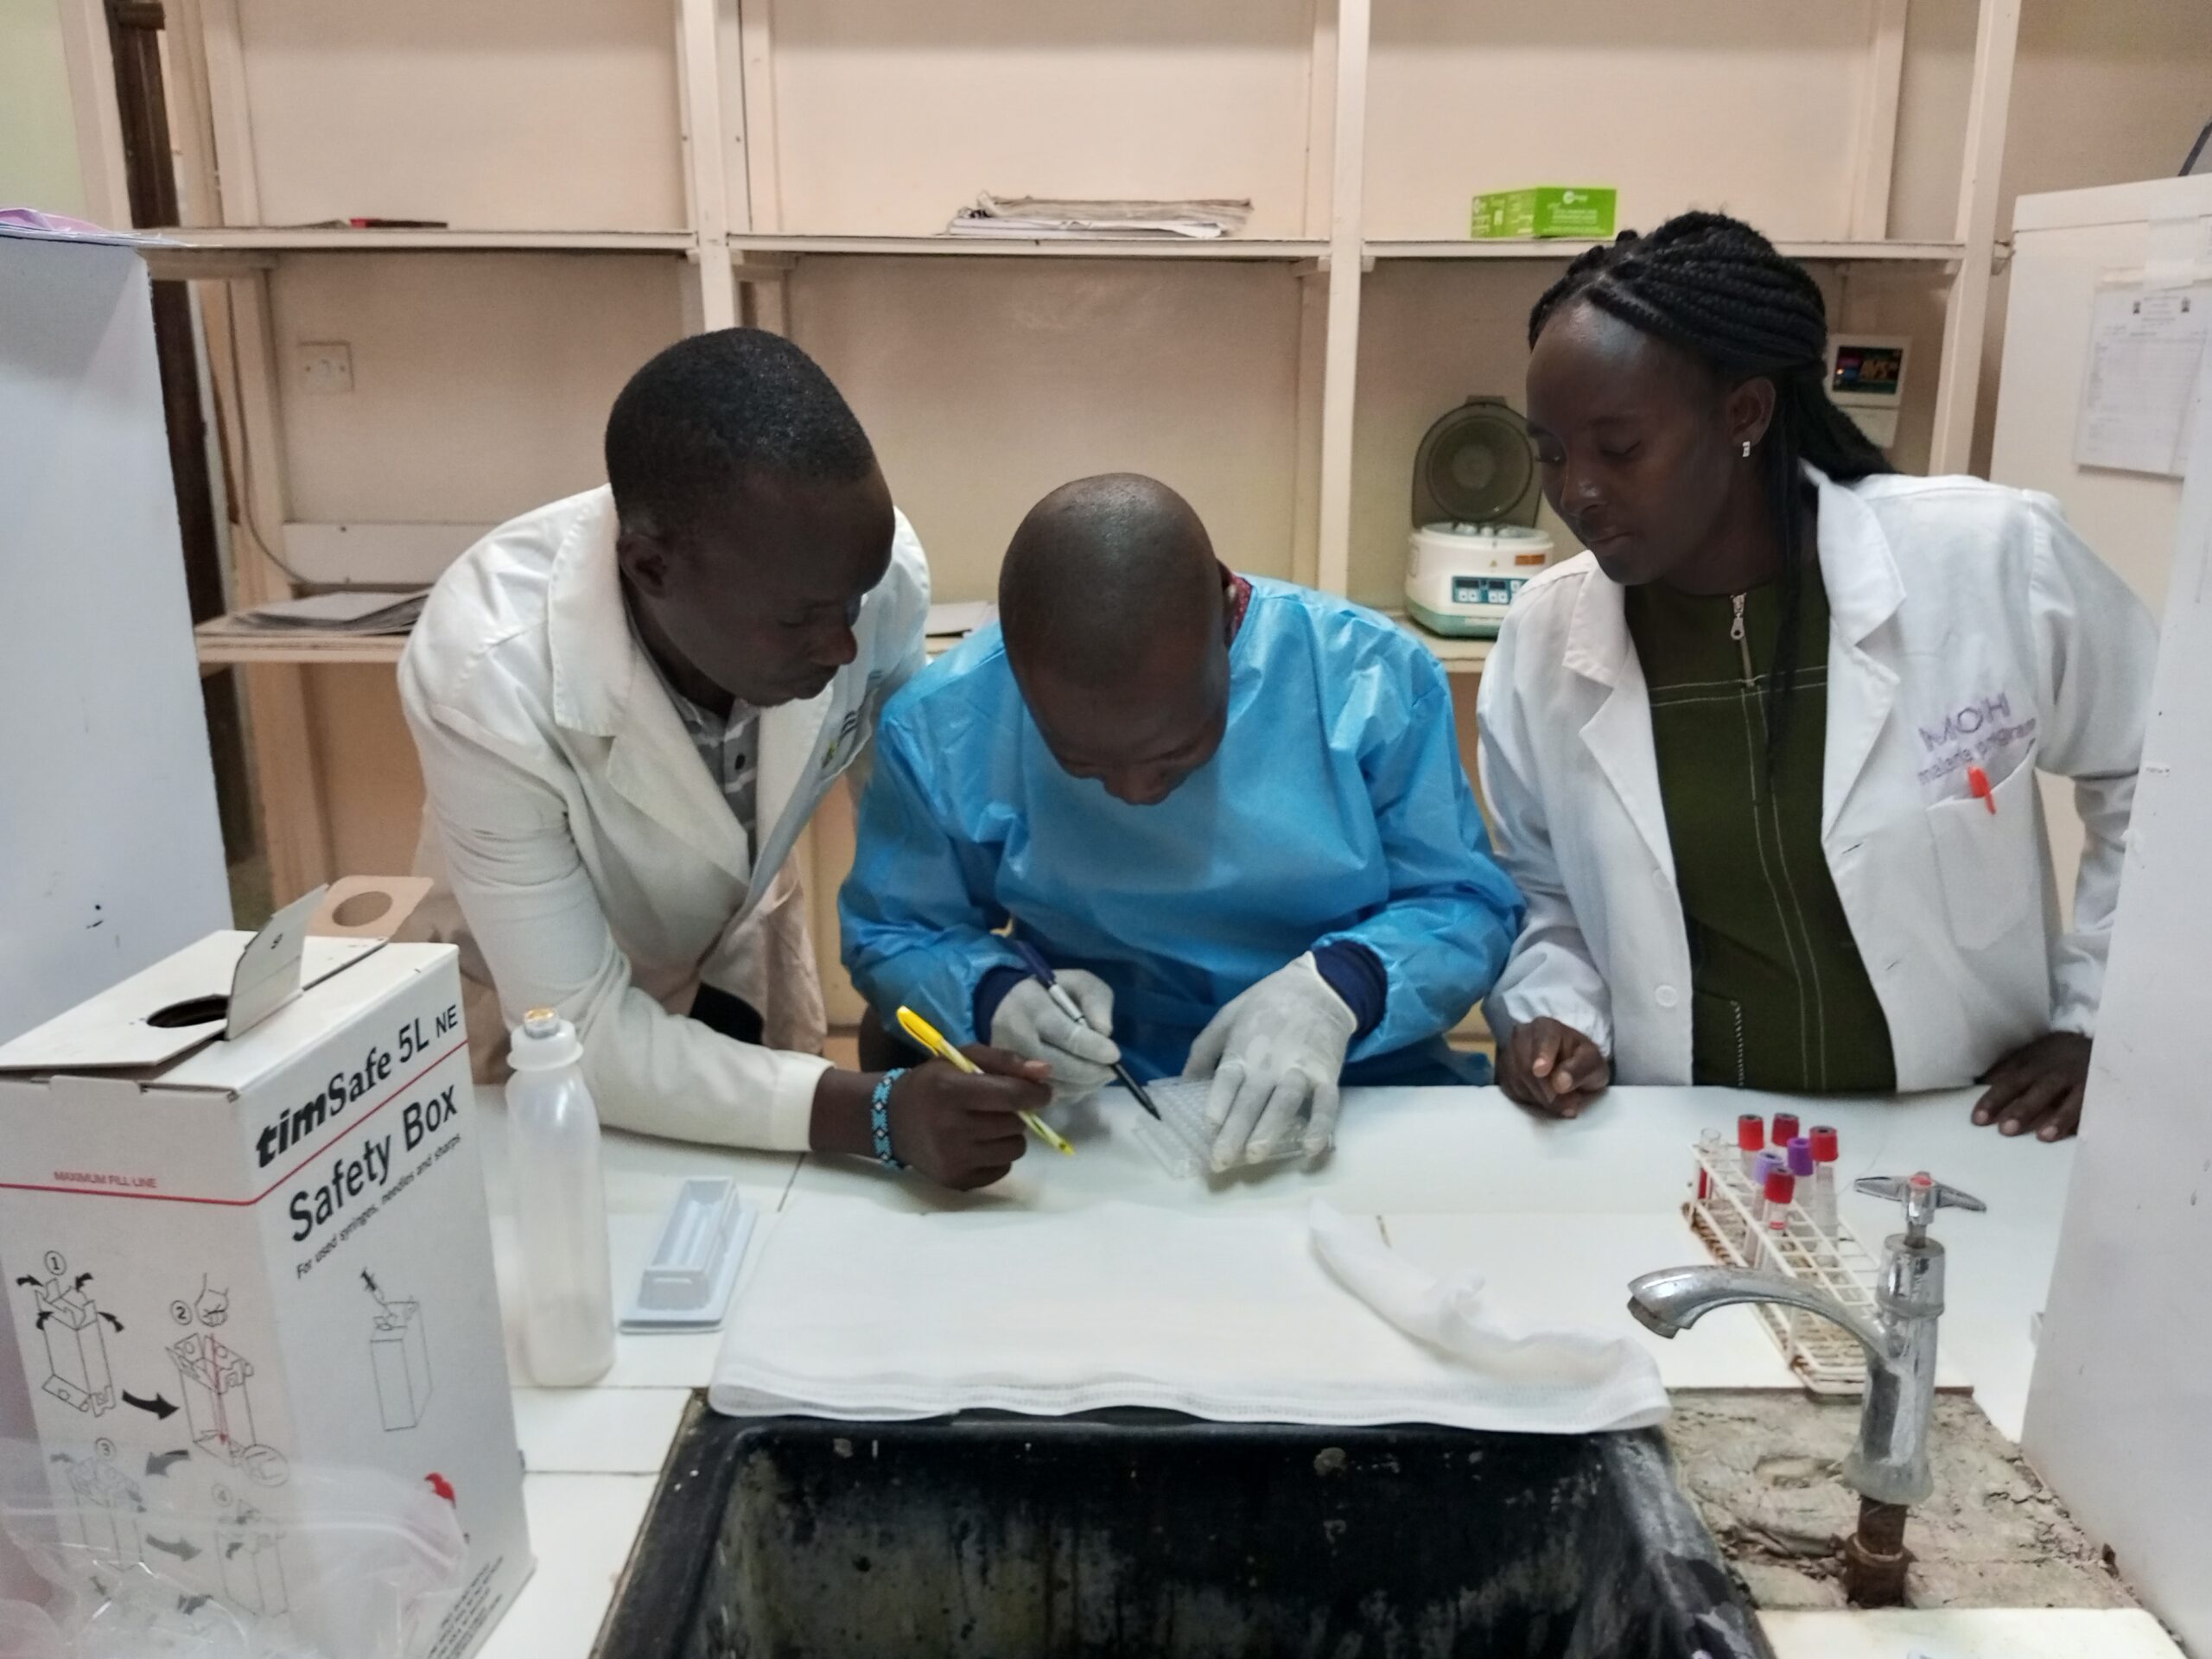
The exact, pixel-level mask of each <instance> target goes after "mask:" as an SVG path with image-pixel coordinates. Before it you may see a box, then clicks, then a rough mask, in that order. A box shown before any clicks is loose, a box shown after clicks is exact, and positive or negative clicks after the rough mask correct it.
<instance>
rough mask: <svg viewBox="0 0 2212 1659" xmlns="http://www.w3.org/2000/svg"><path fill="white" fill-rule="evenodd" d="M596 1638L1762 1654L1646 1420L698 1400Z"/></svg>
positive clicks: (622, 1657) (987, 1654) (828, 1645)
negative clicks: (923, 1418) (779, 1408)
mask: <svg viewBox="0 0 2212 1659" xmlns="http://www.w3.org/2000/svg"><path fill="white" fill-rule="evenodd" d="M599 1651H600V1653H601V1655H602V1656H604V1659H800V1656H804V1659H877V1656H897V1659H939V1656H944V1659H955V1656H957V1659H970V1656H973V1659H1047V1656H1050V1659H1059V1656H1077V1655H1084V1656H1088V1655H1099V1656H1104V1655H1147V1656H1150V1655H1158V1656H1183V1655H1191V1656H1200V1655H1203V1656H1208V1659H1215V1656H1244V1655H1249V1656H1253V1659H1259V1656H1268V1659H1287V1656H1298V1655H1313V1656H1317V1659H1320V1656H1325V1659H1399V1656H1404V1659H1446V1656H1457V1655H1482V1656H1484V1659H1509V1656H1510V1659H1696V1656H1698V1655H1700V1654H1703V1655H1706V1656H1708V1659H1772V1656H1771V1654H1770V1650H1769V1649H1768V1648H1767V1646H1766V1644H1765V1643H1764V1640H1763V1639H1762V1638H1761V1637H1759V1636H1758V1627H1757V1625H1756V1624H1755V1622H1754V1620H1753V1618H1752V1616H1751V1610H1750V1608H1749V1606H1748V1605H1746V1604H1745V1602H1744V1601H1743V1600H1742V1599H1740V1597H1739V1596H1738V1592H1736V1590H1735V1589H1734V1587H1733V1586H1732V1584H1731V1583H1730V1581H1729V1579H1728V1577H1727V1575H1726V1573H1725V1572H1724V1571H1723V1569H1722V1567H1721V1564H1720V1560H1719V1554H1717V1552H1716V1550H1715V1548H1714V1546H1713V1540H1712V1538H1711V1536H1710V1535H1708V1534H1707V1532H1706V1530H1705V1528H1704V1527H1703V1525H1702V1524H1701V1523H1700V1522H1699V1520H1698V1519H1697V1516H1696V1515H1695V1514H1694V1512H1693V1510H1691V1508H1690V1506H1689V1503H1688V1500H1687V1499H1686V1498H1685V1497H1683V1496H1682V1494H1681V1491H1680V1489H1679V1488H1677V1486H1676V1485H1675V1479H1674V1474H1673V1471H1672V1468H1671V1466H1670V1465H1669V1462H1668V1459H1667V1454H1666V1452H1665V1449H1664V1447H1663V1446H1662V1443H1661V1441H1660V1440H1659V1437H1658V1436H1657V1435H1656V1433H1634V1434H1600V1435H1591V1436H1584V1437H1574V1438H1569V1437H1560V1436H1549V1435H1519V1434H1477V1433H1465V1432H1462V1431H1459V1430H1452V1429H1438V1428H1426V1427H1407V1428H1368V1429H1347V1430H1337V1431H1330V1430H1325V1429H1316V1428H1300V1427H1273V1426H1264V1425H1262V1426H1249V1427H1248V1426H1237V1425H1224V1424H1217V1423H1198V1422H1193V1421H1190V1420H1188V1419H1185V1418H1182V1417H1177V1416H1173V1415H1169V1414H1158V1413H1145V1412H1111V1413H1101V1414H1091V1415H1089V1416H1085V1417H1079V1418H1067V1419H1051V1420H1040V1419H1036V1418H1027V1417H1022V1418H1015V1417H1005V1416H999V1415H989V1416H974V1415H970V1416H963V1417H960V1418H957V1419H953V1420H950V1421H936V1422H928V1423H897V1424H849V1423H846V1424H839V1423H824V1422H819V1421H801V1420H796V1419H792V1420H780V1421H767V1422H761V1421H751V1422H747V1421H733V1420H730V1419H727V1418H721V1417H716V1416H715V1415H714V1414H712V1413H710V1412H708V1411H707V1410H705V1409H704V1408H703V1406H702V1405H700V1404H698V1403H696V1402H695V1404H694V1406H693V1408H692V1411H691V1414H690V1416H689V1417H688V1418H687V1420H686V1422H685V1425H684V1427H683V1431H682V1432H681V1433H679V1435H678V1437H677V1445H676V1449H675V1451H674V1452H673V1453H672V1454H671V1459H670V1463H669V1466H668V1470H667V1472H666V1473H665V1474H664V1477H663V1478H662V1482H661V1486H660V1489H659V1491H658V1493H657V1495H656V1497H655V1498H654V1502H653V1505H652V1510H651V1511H650V1513H649V1514H648V1516H647V1517H646V1522H645V1529H644V1532H643V1535H641V1537H640V1539H639V1546H638V1549H637V1552H636V1554H635V1555H634V1556H633V1558H632V1561H631V1565H630V1569H629V1572H628V1574H627V1575H626V1580H625V1581H624V1584H623V1586H622V1587H621V1590H620V1592H619V1594H618V1596H617V1599H616V1602H615V1605H614V1608H613V1611H612V1612H611V1613H610V1614H609V1615H608V1618H607V1627H606V1629H605V1630H604V1631H603V1632H602V1635H601V1646H600V1649H599Z"/></svg>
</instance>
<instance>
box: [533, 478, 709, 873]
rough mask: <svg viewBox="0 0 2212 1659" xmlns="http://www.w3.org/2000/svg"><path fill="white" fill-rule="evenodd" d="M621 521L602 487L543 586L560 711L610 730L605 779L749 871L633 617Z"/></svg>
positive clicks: (594, 731)
mask: <svg viewBox="0 0 2212 1659" xmlns="http://www.w3.org/2000/svg"><path fill="white" fill-rule="evenodd" d="M614 531H615V518H614V498H613V493H612V492H610V491H607V490H605V489H600V490H595V491H594V492H592V493H591V495H590V496H589V497H588V498H587V499H586V500H585V502H584V505H583V507H582V511H580V512H578V513H577V514H576V516H575V520H574V522H572V523H571V524H569V529H568V533H567V534H566V535H565V536H563V537H562V540H561V545H560V547H559V549H558V550H556V552H555V554H554V556H553V569H552V575H551V578H550V588H549V591H548V593H547V596H546V635H547V645H548V651H549V654H550V657H551V658H552V667H553V718H554V719H555V720H556V721H559V722H560V723H561V725H562V726H563V728H566V729H568V730H569V731H572V732H578V733H582V734H587V735H590V736H594V737H605V738H611V739H613V743H612V744H611V746H610V747H608V749H607V763H606V764H607V782H608V783H609V784H610V785H613V787H614V789H615V790H616V791H618V792H619V793H620V795H621V796H622V798H624V799H625V800H626V801H628V802H629V803H630V804H631V805H632V806H634V807H636V808H637V809H638V810H639V811H640V812H643V813H644V814H645V816H646V817H650V818H651V819H652V820H653V822H654V823H658V824H660V825H661V826H662V827H663V828H664V829H667V830H668V831H669V832H670V833H671V834H672V835H674V836H676V837H677V839H679V840H680V841H682V842H683V843H684V844H685V845H686V846H688V847H690V849H692V850H693V851H694V852H696V853H697V854H699V855H701V856H702V857H704V858H708V859H711V860H713V861H714V862H715V864H717V865H719V866H720V867H721V868H723V869H724V870H727V871H728V873H729V874H731V875H732V876H733V877H734V878H735V879H737V880H740V881H743V880H747V879H748V878H749V877H750V875H751V874H752V862H753V861H752V856H751V849H750V848H749V847H748V846H747V842H746V836H745V829H744V826H742V825H741V824H740V823H738V821H737V815H736V814H735V813H734V812H733V811H731V810H730V809H729V802H728V799H727V798H725V797H724V796H723V794H722V792H721V789H720V788H719V787H718V786H717V785H716V784H715V779H714V777H713V775H712V774H711V773H710V772H708V770H707V768H706V766H705V763H704V762H702V760H700V758H699V751H698V750H697V748H696V747H694V746H693V744H692V741H691V734H690V733H689V732H687V731H686V730H684V728H683V718H682V716H680V715H677V712H676V705H675V704H674V703H673V702H670V701H669V697H668V693H667V692H666V691H665V690H663V689H662V686H661V682H660V676H659V674H658V672H657V671H655V669H654V668H653V665H652V663H651V662H650V661H648V660H647V659H646V657H645V647H644V646H643V645H639V643H638V637H637V633H636V632H635V631H634V630H633V629H632V627H631V626H630V615H629V610H628V607H627V606H626V604H625V602H624V601H623V597H622V582H621V578H620V574H619V571H618V569H617V567H616V564H615V560H614Z"/></svg>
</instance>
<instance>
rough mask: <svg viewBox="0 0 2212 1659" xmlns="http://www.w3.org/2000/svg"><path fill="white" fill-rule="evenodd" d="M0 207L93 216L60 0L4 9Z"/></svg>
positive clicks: (21, 0) (28, 1)
mask: <svg viewBox="0 0 2212 1659" xmlns="http://www.w3.org/2000/svg"><path fill="white" fill-rule="evenodd" d="M0 207H37V208H40V209H41V210H43V211H45V212H47V213H68V214H72V215H74V216H79V217H81V216H82V215H83V214H84V213H85V211H86V199H85V181H84V175H82V174H81V173H80V172H79V168H78V162H77V129H76V123H75V118H74V116H73V115H72V114H71V112H70V107H69V73H68V66H67V61H66V60H64V58H63V56H62V53H61V24H60V12H59V10H57V8H56V5H55V0H6V3H4V4H0Z"/></svg>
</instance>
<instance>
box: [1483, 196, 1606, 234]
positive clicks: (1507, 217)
mask: <svg viewBox="0 0 2212 1659" xmlns="http://www.w3.org/2000/svg"><path fill="white" fill-rule="evenodd" d="M1613 199H1614V192H1613V191H1612V189H1611V188H1610V187H1598V186H1591V185H1583V184H1540V185H1537V186H1536V187H1535V188H1533V189H1529V190H1496V191H1492V192H1491V193H1490V194H1487V195H1480V196H1477V197H1476V198H1475V207H1474V213H1473V218H1472V220H1471V223H1470V225H1469V226H1468V230H1467V234H1468V235H1469V236H1471V237H1478V238H1489V237H1503V236H1565V237H1582V238H1589V239H1590V240H1592V241H1604V240H1605V238H1609V237H1610V236H1611V235H1612V233H1613Z"/></svg>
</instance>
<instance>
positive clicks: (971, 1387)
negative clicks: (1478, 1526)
mask: <svg viewBox="0 0 2212 1659" xmlns="http://www.w3.org/2000/svg"><path fill="white" fill-rule="evenodd" d="M1480 1283H1481V1281H1479V1280H1478V1279H1476V1278H1474V1277H1472V1276H1471V1275H1470V1276H1465V1277H1459V1278H1453V1279H1447V1280H1442V1281H1439V1280H1435V1279H1433V1278H1432V1277H1431V1275H1429V1274H1426V1273H1424V1272H1422V1271H1421V1269H1419V1268H1415V1267H1414V1265H1413V1264H1412V1263H1410V1262H1407V1261H1405V1260H1404V1259H1403V1258H1402V1257H1401V1256H1399V1255H1397V1254H1396V1253H1395V1252H1394V1251H1393V1250H1391V1249H1389V1246H1387V1245H1386V1244H1384V1243H1383V1241H1382V1238H1381V1237H1380V1236H1379V1235H1378V1233H1377V1231H1376V1226H1375V1223H1374V1221H1373V1220H1372V1219H1371V1218H1370V1217H1359V1218H1357V1219H1353V1218H1348V1217H1344V1216H1342V1215H1339V1214H1338V1212H1337V1211H1334V1210H1332V1209H1331V1208H1329V1207H1328V1206H1327V1205H1320V1204H1317V1205H1314V1206H1313V1211H1312V1214H1311V1215H1310V1217H1300V1216H1299V1215H1298V1214H1296V1213H1295V1212H1291V1211H1262V1210H1250V1211H1235V1212H1229V1213H1216V1214H1211V1215H1197V1214H1192V1213H1190V1212H1188V1211H1175V1210H1160V1209H1152V1208H1147V1207H1146V1206H1143V1205H1132V1204H1126V1203H1109V1204H1102V1205H1096V1206H1094V1207H1091V1208H1089V1209H1084V1210H1077V1211H1058V1212H1055V1213H1052V1214H1050V1215H1033V1214H1021V1215H1007V1214H991V1213H978V1212H972V1211H971V1212H966V1213H948V1214H938V1215H907V1214H899V1213H896V1212H893V1211H887V1210H884V1209H881V1208H880V1207H878V1206H876V1205H873V1204H867V1203H855V1202H842V1201H836V1200H830V1201H817V1200H813V1199H809V1200H805V1201H803V1202H801V1203H800V1204H798V1205H797V1206H796V1207H794V1208H793V1209H792V1210H791V1211H788V1212H787V1213H785V1214H784V1215H782V1216H780V1217H778V1218H777V1222H776V1225H775V1227H774V1229H773V1230H772V1234H771V1235H770V1236H769V1238H768V1241H767V1243H766V1247H765V1249H763V1251H762V1255H761V1260H760V1266H759V1269H758V1271H757V1273H756V1274H755V1275H754V1277H753V1281H752V1282H751V1283H750V1284H749V1285H747V1287H745V1288H744V1290H743V1291H742V1292H741V1294H740V1295H739V1298H738V1300H737V1304H736V1306H735V1307H734V1309H733V1310H732V1312H731V1315H730V1319H729V1325H728V1331H727V1332H726V1333H725V1335H724V1338H723V1343H722V1350H721V1357H719V1358H718V1359H717V1361H716V1362H715V1376H714V1383H713V1386H712V1388H711V1389H710V1390H709V1400H710V1402H711V1403H712V1404H713V1405H714V1407H715V1409H716V1410H717V1411H721V1412H724V1413H726V1414H730V1415H732V1416H741V1417H749V1416H768V1415H775V1414H783V1413H798V1414H804V1415H810V1416H818V1417H834V1418H841V1419H846V1420H851V1421H870V1420H881V1421H888V1420H897V1419H904V1418H915V1417H931V1416H936V1415H938V1414H942V1413H946V1412H952V1411H960V1410H964V1409H974V1408H995V1409H999V1410H1007V1411H1019V1412H1027V1413H1030V1414H1034V1415H1039V1416H1060V1415H1065V1414H1068V1413H1071V1412H1077V1411H1090V1410H1094V1409H1097V1408H1103V1407H1108V1406H1153V1407H1159V1408H1165V1409H1167V1410H1172V1411H1180V1412H1185V1413H1187V1414H1190V1415H1192V1416H1195V1417H1202V1418H1208V1419H1211V1420H1214V1421H1222V1422H1291V1423H1317V1424H1329V1425H1357V1424H1373V1423H1403V1422H1422V1423H1439V1424H1443V1425H1446V1426H1447V1427H1461V1428H1479V1429H1492V1430H1506V1431H1522V1432H1526V1433H1592V1432H1595V1431H1598V1430H1602V1429H1611V1428H1639V1427H1646V1426H1648V1425H1649V1424H1651V1423H1655V1422H1657V1421H1660V1420H1661V1419H1662V1418H1663V1417H1664V1416H1665V1415H1666V1413H1667V1396H1666V1392H1665V1390H1664V1389H1662V1387H1661V1386H1660V1382H1659V1373H1658V1368H1657V1367H1656V1365H1654V1364H1653V1363H1652V1362H1651V1359H1650V1357H1649V1355H1648V1354H1646V1353H1645V1352H1643V1350H1642V1349H1641V1348H1639V1347H1637V1345H1636V1344H1634V1343H1633V1342H1630V1341H1629V1340H1626V1339H1624V1338H1608V1337H1605V1336H1604V1335H1602V1334H1600V1333H1599V1332H1592V1331H1586V1330H1573V1329H1565V1330H1555V1331H1535V1332H1527V1333H1525V1334H1521V1335H1515V1334H1512V1333H1510V1332H1505V1331H1503V1330H1501V1329H1499V1328H1498V1327H1497V1326H1495V1325H1491V1324H1489V1323H1487V1322H1486V1321H1485V1320H1484V1318H1483V1316H1482V1313H1481V1309H1480V1306H1479V1303H1478V1294H1479V1289H1480ZM1347 1293H1350V1294H1347Z"/></svg>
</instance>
